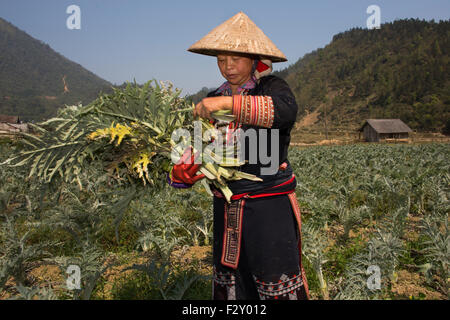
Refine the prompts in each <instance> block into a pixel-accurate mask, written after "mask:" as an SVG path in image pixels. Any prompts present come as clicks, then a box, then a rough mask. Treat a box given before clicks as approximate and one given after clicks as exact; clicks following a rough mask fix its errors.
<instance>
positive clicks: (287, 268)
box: [213, 192, 309, 300]
mask: <svg viewBox="0 0 450 320" xmlns="http://www.w3.org/2000/svg"><path fill="white" fill-rule="evenodd" d="M213 260H214V274H213V299H218V300H233V299H238V300H248V299H250V300H259V299H262V300H266V299H280V300H281V299H283V300H284V299H286V300H288V299H308V298H309V292H308V285H307V282H306V277H305V273H304V271H303V268H302V264H301V220H300V209H299V206H298V203H297V199H296V196H295V192H292V193H289V194H282V195H275V196H273V195H272V196H261V197H257V198H253V199H252V198H250V197H243V198H241V199H239V200H235V201H232V202H231V203H230V204H228V203H227V202H226V200H225V199H224V198H219V197H214V246H213Z"/></svg>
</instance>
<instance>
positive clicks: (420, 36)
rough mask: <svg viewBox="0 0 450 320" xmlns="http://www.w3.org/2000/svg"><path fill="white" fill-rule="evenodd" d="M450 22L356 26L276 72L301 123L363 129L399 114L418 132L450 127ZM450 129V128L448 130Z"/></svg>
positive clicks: (414, 20) (416, 21) (395, 22)
mask: <svg viewBox="0 0 450 320" xmlns="http://www.w3.org/2000/svg"><path fill="white" fill-rule="evenodd" d="M449 49H450V20H447V21H439V22H434V21H433V20H431V21H424V20H417V19H406V20H396V21H394V22H391V23H385V24H382V25H381V28H380V29H373V30H368V29H362V28H353V29H351V30H349V31H346V32H343V33H339V34H337V35H335V36H334V37H333V40H332V41H331V43H329V44H328V45H327V46H325V47H324V48H320V49H317V50H315V51H313V52H311V53H309V54H306V55H305V56H304V57H302V58H301V59H299V60H298V61H297V62H296V63H294V64H293V65H291V66H289V67H287V68H286V69H284V70H281V71H279V72H275V73H274V74H276V75H278V76H280V77H282V78H284V79H285V80H286V81H287V82H288V83H289V85H290V87H291V89H292V90H293V92H294V94H295V96H296V99H297V103H298V105H299V109H300V110H299V114H298V119H299V120H305V121H299V124H301V125H299V126H298V127H302V126H306V125H307V126H310V127H314V126H317V127H318V126H321V127H323V123H324V115H325V113H326V115H327V116H326V118H327V119H326V120H327V123H328V124H329V125H331V127H334V128H335V129H351V130H354V129H357V128H358V127H359V126H360V125H361V123H362V122H363V120H364V119H367V118H400V119H402V120H403V121H404V122H405V123H406V124H407V125H409V126H410V127H411V128H412V129H416V130H418V131H441V132H444V131H445V130H448V128H449V126H450V82H449V75H450V68H449V67H450V61H449ZM446 128H447V129H446Z"/></svg>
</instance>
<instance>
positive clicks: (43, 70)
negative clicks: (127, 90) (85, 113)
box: [0, 18, 111, 121]
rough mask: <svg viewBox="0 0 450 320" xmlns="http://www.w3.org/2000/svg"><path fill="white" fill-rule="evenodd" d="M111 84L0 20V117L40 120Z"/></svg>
mask: <svg viewBox="0 0 450 320" xmlns="http://www.w3.org/2000/svg"><path fill="white" fill-rule="evenodd" d="M110 90H111V84H110V83H109V82H107V81H105V80H103V79H101V78H99V77H98V76H96V75H95V74H93V73H92V72H90V71H88V70H86V69H84V68H83V67H82V66H81V65H79V64H77V63H75V62H72V61H70V60H69V59H67V58H65V57H64V56H62V55H60V54H59V53H57V52H55V51H54V50H53V49H52V48H50V47H49V46H48V45H47V44H45V43H43V42H42V41H39V40H36V39H34V38H32V37H31V36H29V35H28V34H26V33H25V32H23V31H21V30H19V29H18V28H16V27H15V26H13V25H12V24H11V23H9V22H7V21H5V20H3V19H1V18H0V114H8V115H18V116H20V118H21V119H22V120H26V121H30V120H41V119H45V118H48V117H50V116H53V115H55V114H56V110H57V109H58V108H60V107H62V106H64V104H69V105H70V104H76V103H78V102H82V103H83V104H88V103H89V102H91V101H92V100H94V99H95V98H96V97H97V96H98V95H99V93H100V92H101V91H103V92H109V91H110Z"/></svg>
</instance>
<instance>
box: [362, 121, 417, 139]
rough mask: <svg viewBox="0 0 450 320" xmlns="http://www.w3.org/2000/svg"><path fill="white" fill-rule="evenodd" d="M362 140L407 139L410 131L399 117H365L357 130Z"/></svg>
mask: <svg viewBox="0 0 450 320" xmlns="http://www.w3.org/2000/svg"><path fill="white" fill-rule="evenodd" d="M358 131H359V137H360V134H361V132H362V133H363V135H364V140H365V141H368V142H380V141H404V142H408V141H409V132H412V130H411V128H410V127H408V126H407V125H406V124H405V123H404V122H403V121H402V120H400V119H367V120H366V121H364V124H363V125H362V127H361V128H360V129H359V130H358Z"/></svg>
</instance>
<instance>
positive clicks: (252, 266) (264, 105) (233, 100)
mask: <svg viewBox="0 0 450 320" xmlns="http://www.w3.org/2000/svg"><path fill="white" fill-rule="evenodd" d="M188 50H189V51H192V52H196V53H200V54H206V55H212V56H217V63H218V67H219V70H220V72H221V74H222V76H223V77H224V78H225V79H226V80H227V81H226V82H225V83H224V84H223V85H222V86H220V87H219V88H218V89H216V90H215V91H213V92H210V93H209V94H208V97H207V98H205V99H203V100H202V101H201V102H200V103H198V104H197V105H196V106H195V110H194V116H200V117H202V118H206V119H210V120H211V121H213V119H212V117H211V113H213V112H215V111H218V110H231V111H232V113H233V114H234V115H235V116H236V120H235V121H233V122H231V123H230V124H229V125H228V127H227V129H226V131H227V132H228V133H230V132H234V130H237V129H241V130H242V131H243V132H247V130H250V129H251V130H254V132H255V136H256V139H257V140H256V141H252V143H255V144H256V146H257V148H256V150H257V154H258V156H257V161H256V162H255V161H253V162H248V163H246V164H245V165H243V166H241V167H240V170H241V171H244V172H247V173H251V174H254V175H256V176H258V177H260V178H261V179H262V180H263V181H262V182H255V181H250V180H246V179H242V180H238V181H233V182H229V183H228V186H229V188H230V189H231V191H232V192H233V197H232V201H231V203H227V202H226V200H225V199H224V196H223V194H222V193H221V192H220V191H219V190H216V189H213V193H214V246H213V263H214V268H213V270H214V274H213V298H214V299H224V300H232V299H308V298H309V292H308V286H307V282H306V277H305V273H304V271H303V268H302V263H301V238H300V229H301V220H300V210H299V207H298V203H297V199H296V196H295V187H296V180H295V176H294V175H293V172H292V168H291V166H290V164H289V161H288V159H287V150H288V147H289V142H290V131H291V129H292V127H293V125H294V123H295V119H296V114H297V109H298V107H297V104H296V102H295V97H294V95H293V94H292V92H291V90H290V89H289V86H288V85H287V83H286V82H285V81H284V80H282V79H280V78H278V77H275V76H271V75H270V72H271V71H272V62H280V61H286V60H287V59H286V57H285V56H284V55H283V53H282V52H281V51H279V50H278V49H277V48H276V46H275V45H274V44H273V43H272V42H271V41H270V39H268V38H267V37H266V36H265V35H264V33H263V32H262V31H261V30H260V29H259V28H258V27H257V26H256V25H255V24H254V23H253V22H252V21H251V20H250V19H249V18H248V17H247V16H246V15H245V14H244V13H242V12H240V13H238V14H237V15H235V16H234V17H232V18H231V19H229V20H228V21H226V22H225V23H223V24H222V25H220V26H219V27H217V28H215V29H213V30H212V31H211V32H210V33H209V34H207V35H206V36H205V37H204V38H203V39H201V40H200V41H198V42H197V43H195V44H194V45H193V46H191V47H190V48H189V49H188ZM214 124H215V125H216V126H220V125H222V124H221V123H220V122H218V121H215V122H214ZM273 137H276V138H277V139H278V140H276V141H275V142H276V143H275V146H276V145H277V144H278V148H277V149H278V150H276V152H275V154H271V158H272V159H278V160H279V161H280V162H279V163H280V164H281V165H279V167H278V166H277V167H276V168H277V169H278V170H275V171H276V172H275V173H274V174H270V175H267V174H262V171H263V169H264V168H267V167H268V166H267V165H268V163H267V161H265V162H264V161H262V158H261V157H260V152H259V151H260V148H261V146H263V147H268V146H269V145H271V143H272V144H273V143H274V140H273ZM249 144H250V143H246V144H245V151H246V153H245V155H246V160H248V159H249V156H250V157H251V155H249V150H250V146H249ZM266 149H267V148H266ZM269 149H270V148H269ZM277 157H278V158H277ZM198 168H199V165H198V164H194V163H193V162H191V164H183V163H182V164H177V165H174V167H173V168H172V170H171V172H170V174H169V176H168V180H169V183H170V184H171V185H172V186H174V187H179V188H185V187H190V186H192V185H193V184H194V183H195V182H196V181H198V180H200V179H202V178H203V177H204V175H202V174H200V175H197V174H196V173H197V170H198Z"/></svg>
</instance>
